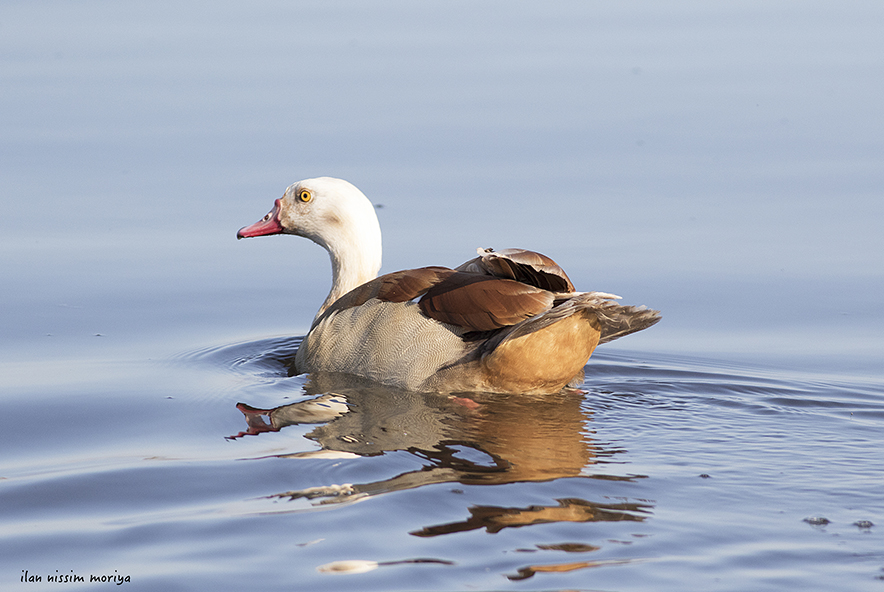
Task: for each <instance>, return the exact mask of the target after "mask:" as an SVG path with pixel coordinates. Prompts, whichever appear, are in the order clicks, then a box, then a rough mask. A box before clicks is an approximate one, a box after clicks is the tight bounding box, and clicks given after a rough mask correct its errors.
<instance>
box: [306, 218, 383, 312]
mask: <svg viewBox="0 0 884 592" xmlns="http://www.w3.org/2000/svg"><path fill="white" fill-rule="evenodd" d="M372 242H376V248H373V245H372ZM326 249H328V255H329V258H330V259H331V265H332V287H331V291H330V292H329V293H328V296H327V297H326V298H325V302H323V303H322V306H321V307H319V312H317V313H316V317H317V318H318V317H319V315H321V314H322V313H323V312H324V311H325V309H326V308H328V307H329V306H331V305H332V304H333V303H334V301H335V300H337V299H338V298H340V297H341V296H343V295H344V294H346V293H347V292H349V291H350V290H352V289H353V288H356V287H357V286H361V285H362V284H364V283H365V282H369V281H371V280H373V279H374V278H376V277H377V275H378V271H380V269H381V237H380V232H378V235H377V240H376V241H371V242H368V243H363V245H362V246H361V247H359V246H357V245H356V244H353V243H346V244H335V245H326Z"/></svg>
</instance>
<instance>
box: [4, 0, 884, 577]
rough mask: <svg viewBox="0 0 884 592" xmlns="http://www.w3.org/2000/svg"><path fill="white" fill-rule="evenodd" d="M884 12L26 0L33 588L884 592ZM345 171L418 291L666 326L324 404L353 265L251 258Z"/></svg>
mask: <svg viewBox="0 0 884 592" xmlns="http://www.w3.org/2000/svg"><path fill="white" fill-rule="evenodd" d="M882 19H884V5H882V4H880V3H873V2H847V3H844V2H839V3H827V2H803V3H798V2H783V3H778V4H776V5H771V4H770V3H765V2H722V3H716V4H714V5H710V4H708V3H701V2H674V3H669V4H668V5H665V6H664V5H660V6H659V7H649V6H647V5H646V4H645V3H636V2H621V3H617V4H616V5H609V4H606V3H598V2H562V3H556V4H554V5H552V6H550V5H546V4H543V5H540V4H538V5H536V6H531V5H513V4H511V3H497V2H487V3H480V4H475V3H462V2H455V3H451V2H447V3H437V2H430V3H420V4H413V3H405V2H380V3H357V2H341V3H324V2H315V3H314V2H300V3H288V2H270V1H258V2H251V3H214V4H212V5H211V6H209V5H205V6H200V5H191V4H183V5H182V4H181V3H173V2H164V1H160V2H152V3H141V4H134V3H117V2H97V1H86V2H77V3H73V2H58V1H55V2H53V1H48V2H18V1H12V2H5V3H3V5H2V7H0V31H2V35H0V77H2V78H0V80H2V87H0V88H2V91H0V155H2V157H0V175H2V193H0V200H2V201H0V203H2V215H0V230H2V232H0V277H2V278H3V289H2V290H0V310H2V313H0V353H2V358H0V400H2V403H3V405H4V409H5V412H4V413H3V414H2V419H0V427H2V429H0V451H2V455H0V588H2V589H10V590H24V589H33V590H41V589H47V588H50V587H53V586H55V587H57V586H58V584H57V583H56V582H54V581H52V580H53V579H54V578H56V577H62V580H67V579H72V580H75V579H77V578H80V577H82V578H83V579H84V580H85V581H83V582H67V581H62V583H63V584H64V585H65V586H66V587H68V588H70V589H83V590H95V589H101V588H103V587H107V586H113V585H114V584H115V583H119V585H121V586H123V587H124V588H125V589H137V590H206V589H219V590H234V589H236V590H241V589H258V590H341V589H359V590H565V589H568V590H574V589H578V590H884V454H882V448H884V312H882V310H884V306H882V305H884V297H882V294H884V233H882V232H881V227H882V222H884V199H882V195H881V194H882V190H884V166H882V161H884V140H882V138H884V118H882V116H881V108H880V101H881V97H882V96H884V43H882V42H881V38H880V31H881V23H882V22H884V20H882ZM319 175H332V176H338V177H343V178H346V179H348V180H349V181H351V182H353V183H354V184H356V185H357V186H358V187H360V188H361V189H362V190H363V191H364V192H365V193H366V194H367V195H368V196H369V198H370V199H372V201H374V202H375V203H376V204H377V205H378V215H379V218H380V220H381V226H382V228H383V230H384V243H385V244H384V247H385V253H384V268H383V271H394V270H396V269H401V268H406V267H416V266H423V265H450V266H453V265H457V264H459V263H461V262H463V261H465V260H467V259H469V258H471V257H472V256H473V254H474V252H475V249H476V247H489V246H491V247H495V248H505V247H524V248H530V249H534V250H537V251H540V252H543V253H545V254H547V255H549V256H551V257H553V258H554V259H556V261H558V262H559V263H560V264H561V265H562V266H563V267H564V268H565V269H566V270H567V271H568V273H569V275H570V276H571V278H572V280H574V283H575V284H576V285H577V287H578V288H579V289H587V290H589V289H594V290H603V291H610V292H614V293H617V294H620V295H622V296H623V297H624V302H626V303H630V304H647V305H649V306H651V307H653V308H658V309H660V310H662V311H663V321H662V322H661V323H660V324H659V325H657V326H655V327H653V328H651V329H650V330H648V331H645V332H642V333H639V334H636V335H632V336H629V337H627V338H625V339H623V340H622V341H618V342H615V343H613V344H609V345H606V346H603V347H602V348H600V349H599V350H598V351H597V352H596V354H595V355H594V356H593V358H592V359H591V360H590V363H589V365H588V367H587V378H586V382H585V384H584V385H583V386H582V391H583V392H582V393H564V394H562V395H560V396H555V397H543V398H538V397H527V396H522V397H520V396H507V397H503V396H496V395H488V394H482V393H475V394H464V395H463V396H461V397H458V398H450V397H443V396H433V395H415V394H413V393H406V392H400V391H395V390H390V389H381V388H377V387H370V386H366V387H347V388H342V387H341V386H340V385H334V384H328V383H326V382H324V380H323V378H322V377H313V378H312V379H311V378H310V377H306V376H299V377H288V376H287V375H286V371H285V366H284V364H285V360H286V359H287V358H288V357H289V356H290V355H291V354H292V352H293V351H294V350H295V348H296V347H297V343H298V340H299V338H300V337H299V336H301V335H303V334H304V332H305V331H306V330H307V328H308V327H309V323H310V321H311V320H312V318H313V315H314V313H315V311H316V309H317V307H318V306H319V304H320V303H321V302H322V299H323V298H324V296H325V294H326V293H327V291H328V287H329V282H330V270H329V265H328V259H327V256H326V254H325V253H324V252H323V251H322V250H321V249H320V248H319V247H317V246H316V245H313V244H311V243H309V242H308V241H305V240H303V239H298V238H294V237H272V238H266V239H254V240H250V241H241V242H237V241H236V240H235V233H236V230H237V229H238V228H240V227H241V226H243V225H245V224H249V223H251V222H254V221H255V220H257V219H258V218H260V217H261V216H262V215H263V214H264V213H266V212H267V211H268V210H269V209H270V207H271V206H272V203H273V200H274V199H275V198H277V197H279V196H280V195H281V193H282V191H283V190H284V189H285V187H286V186H287V185H288V184H290V183H292V182H294V181H296V180H298V179H301V178H306V177H313V176H319ZM93 576H94V578H95V579H96V580H97V581H90V580H92V578H93ZM37 578H39V580H38V579H37Z"/></svg>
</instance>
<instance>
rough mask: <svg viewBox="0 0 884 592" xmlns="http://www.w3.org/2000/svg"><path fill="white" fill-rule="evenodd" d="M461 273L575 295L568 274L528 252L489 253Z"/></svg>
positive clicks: (467, 263)
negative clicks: (509, 280)
mask: <svg viewBox="0 0 884 592" xmlns="http://www.w3.org/2000/svg"><path fill="white" fill-rule="evenodd" d="M457 270H458V271H468V272H473V273H482V274H488V275H493V276H495V277H499V278H508V279H511V280H516V281H518V282H524V283H526V284H530V285H532V286H535V287H537V288H541V289H543V290H551V291H553V292H574V291H575V289H574V284H572V283H571V279H570V278H569V277H568V274H566V273H565V270H563V269H562V268H561V267H559V265H558V264H557V263H556V262H555V261H553V260H552V259H550V258H549V257H547V256H546V255H542V254H540V253H537V252H535V251H528V250H527V249H503V250H502V251H496V252H495V251H493V250H491V249H485V250H484V251H481V252H480V253H479V256H478V257H477V258H475V259H472V260H470V261H467V262H466V263H464V264H463V265H461V266H460V267H458V268H457Z"/></svg>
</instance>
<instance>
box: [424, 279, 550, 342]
mask: <svg viewBox="0 0 884 592" xmlns="http://www.w3.org/2000/svg"><path fill="white" fill-rule="evenodd" d="M553 300H554V295H553V294H552V293H551V292H548V291H546V290H541V289H540V288H535V287H533V286H529V285H527V284H523V283H521V282H517V281H514V280H508V279H500V278H495V277H491V276H486V275H476V274H472V273H464V272H455V273H453V274H452V275H450V276H448V277H447V278H445V279H444V280H443V281H441V282H439V283H438V284H436V285H434V286H433V287H431V288H430V289H429V290H427V293H426V294H424V296H423V297H422V298H421V300H420V307H421V311H422V312H423V313H424V314H425V315H427V316H428V317H431V318H433V319H436V320H437V321H442V322H443V323H450V324H452V325H457V326H460V327H465V328H467V329H469V330H471V331H490V330H492V329H499V328H501V327H507V326H509V325H515V324H516V323H518V322H521V321H523V320H525V319H527V318H529V317H532V316H534V315H537V314H540V313H541V312H543V311H545V310H548V309H549V308H550V307H551V306H552V304H553Z"/></svg>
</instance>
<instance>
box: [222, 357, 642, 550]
mask: <svg viewBox="0 0 884 592" xmlns="http://www.w3.org/2000/svg"><path fill="white" fill-rule="evenodd" d="M305 391H306V394H307V395H308V396H309V398H307V399H305V400H302V401H299V402H296V403H291V404H288V405H283V406H280V407H275V408H273V409H258V408H255V407H251V406H249V405H247V404H244V403H239V404H238V405H237V408H238V409H239V410H240V411H241V412H242V413H243V415H244V417H245V420H246V424H247V429H246V430H244V431H242V432H240V433H239V434H237V435H235V436H231V438H241V437H244V436H250V435H259V434H261V433H263V432H275V431H279V430H281V429H283V428H285V427H286V426H290V425H300V424H318V425H317V427H316V428H315V429H313V430H312V431H311V432H310V433H308V434H307V435H306V437H307V438H309V439H311V440H313V441H315V442H316V443H318V444H319V445H320V450H318V451H309V452H298V453H292V454H283V455H277V456H278V457H280V458H317V457H332V458H342V457H360V456H374V455H381V454H384V453H387V452H393V451H406V452H409V453H411V454H413V455H415V456H417V457H419V458H420V459H421V460H422V461H423V462H424V463H425V464H424V466H423V467H422V468H421V469H419V470H415V471H409V472H405V473H402V474H399V475H396V476H394V477H391V478H389V479H384V480H381V481H374V482H368V483H356V484H346V485H331V486H321V487H311V488H307V489H302V490H297V491H286V492H282V493H277V494H273V495H272V496H270V497H276V498H288V499H299V498H305V499H311V500H317V501H316V502H314V503H319V504H330V503H342V502H348V501H354V500H356V499H361V498H365V497H368V496H373V495H377V494H381V493H388V492H393V491H401V490H406V489H413V488H417V487H421V486H424V485H431V484H437V483H459V484H463V485H501V484H506V483H514V482H530V481H535V482H536V481H551V480H554V479H560V478H566V477H580V476H591V475H589V474H587V473H586V472H585V469H586V468H587V467H589V466H591V465H594V464H598V463H604V462H606V461H609V460H610V458H611V457H612V456H613V455H615V454H617V453H618V452H620V451H619V450H617V449H614V448H612V447H609V448H607V449H606V448H605V447H603V446H600V445H598V444H597V443H595V442H594V441H593V440H592V438H591V437H590V433H589V432H588V431H587V423H588V422H589V420H590V413H589V411H588V410H586V409H585V408H584V406H583V401H584V395H585V393H584V392H582V391H577V390H566V391H562V393H560V394H558V395H555V396H550V395H546V396H534V395H523V396H520V395H511V394H510V395H499V394H490V393H461V394H455V395H448V394H417V393H413V392H410V391H403V390H397V389H394V388H389V387H383V386H379V385H376V384H370V383H362V382H359V381H358V380H357V381H354V379H352V378H351V377H341V376H339V375H323V374H314V375H312V376H311V379H310V381H309V382H308V383H307V385H306V386H305ZM597 477H598V478H603V479H609V480H620V481H632V480H634V479H637V478H641V477H640V476H637V475H632V476H612V475H608V474H604V475H598V476H597ZM555 501H556V504H553V505H549V506H535V505H532V506H529V507H523V508H508V507H497V506H474V507H471V508H470V509H469V512H470V516H469V517H468V518H467V519H465V520H464V521H462V522H456V523H451V524H441V525H435V526H428V527H425V528H422V529H420V530H418V531H415V532H412V533H411V534H413V535H415V536H420V537H432V536H437V535H441V534H449V533H454V532H462V531H468V530H475V529H480V528H485V529H486V530H487V531H488V532H491V533H494V532H498V531H500V530H502V529H504V528H511V527H519V526H526V525H530V524H540V523H549V522H600V521H623V520H625V521H636V522H640V521H643V520H644V519H645V517H646V516H647V515H648V514H649V513H650V510H651V508H652V506H651V505H649V504H647V503H632V502H622V503H596V502H590V501H587V500H583V499H577V498H563V499H558V500H555Z"/></svg>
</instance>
